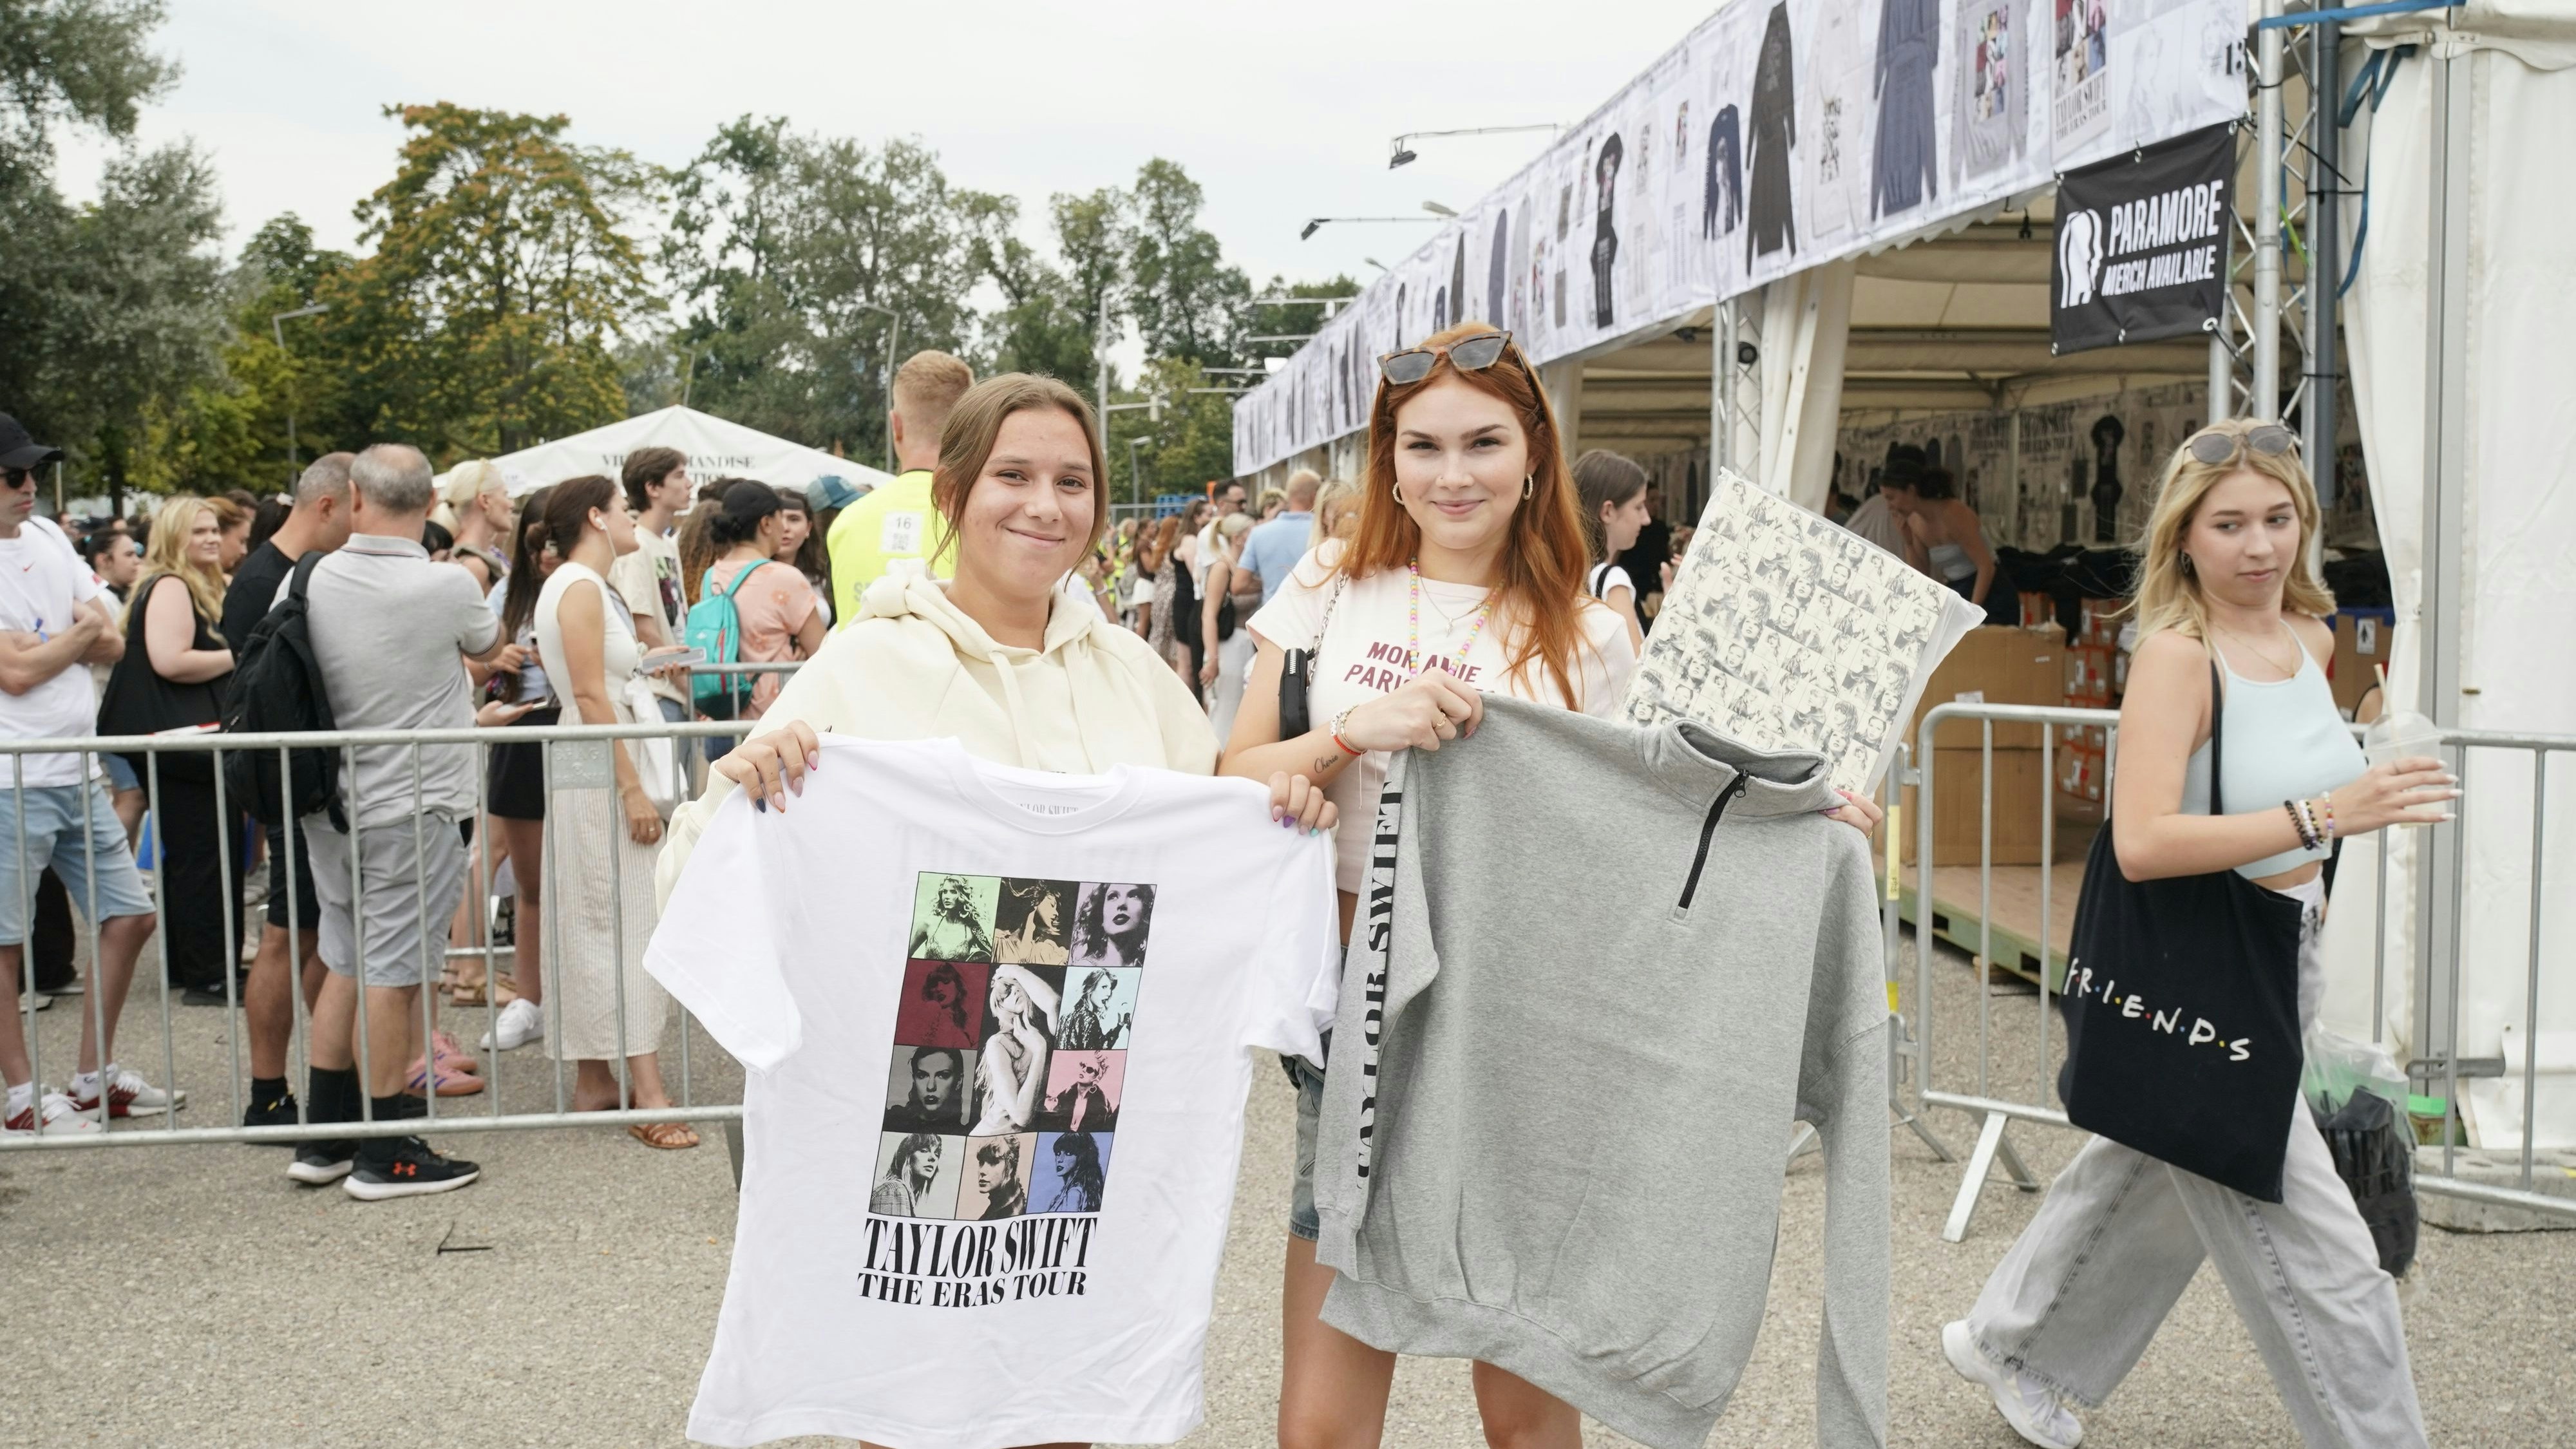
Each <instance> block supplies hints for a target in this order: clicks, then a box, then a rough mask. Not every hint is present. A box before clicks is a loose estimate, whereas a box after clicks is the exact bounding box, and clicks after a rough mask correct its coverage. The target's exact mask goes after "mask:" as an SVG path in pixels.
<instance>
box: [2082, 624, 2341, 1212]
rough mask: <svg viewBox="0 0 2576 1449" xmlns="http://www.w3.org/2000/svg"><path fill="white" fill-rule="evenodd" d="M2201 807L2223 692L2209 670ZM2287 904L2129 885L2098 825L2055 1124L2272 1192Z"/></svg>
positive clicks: (2205, 884)
mask: <svg viewBox="0 0 2576 1449" xmlns="http://www.w3.org/2000/svg"><path fill="white" fill-rule="evenodd" d="M2209 690H2210V706H2209V709H2210V718H2209V781H2210V784H2209V813H2210V814H2212V815H2223V814H2225V813H2226V809H2227V807H2226V805H2225V803H2224V802H2223V801H2222V799H2221V798H2220V794H2219V780H2220V765H2221V763H2222V760H2223V754H2222V752H2223V751H2224V749H2225V748H2226V747H2225V744H2224V742H2223V739H2224V735H2225V727H2226V716H2225V709H2226V700H2225V698H2224V697H2223V696H2222V695H2221V694H2220V692H2219V686H2218V666H2217V664H2216V663H2215V662H2214V661H2213V662H2212V663H2211V665H2210V668H2209ZM2299 917H2300V906H2299V903H2298V902H2297V901H2294V900H2291V899H2289V898H2288V897H2286V896H2283V895H2280V894H2278V893H2277V892H2274V891H2269V890H2266V889H2264V888H2263V887H2261V886H2258V885H2256V884H2254V883H2253V882H2252V881H2250V880H2247V879H2246V878H2245V877H2243V876H2241V875H2238V874H2237V873H2236V872H2235V871H2232V870H2222V871H2213V872H2211V873H2209V874H2207V875H2188V876H2171V877H2167V878H2165V879H2162V880H2144V881H2133V880H2130V879H2128V878H2127V877H2126V876H2123V875H2121V874H2120V858H2119V852H2118V850H2117V848H2116V847H2115V846H2114V845H2113V843H2112V838H2111V824H2110V822H2109V821H2108V820H2105V821H2104V822H2103V824H2102V829H2101V832H2100V833H2099V834H2097V835H2095V836H2094V837H2093V849H2092V852H2091V854H2090V855H2088V856H2087V857H2086V859H2085V862H2084V889H2083V893H2082V895H2081V896H2079V897H2078V898H2077V900H2076V904H2075V933H2074V940H2073V946H2074V952H2073V954H2072V955H2071V956H2069V957H2068V958H2067V963H2066V983H2065V987H2064V991H2065V994H2064V995H2063V996H2062V997H2060V998H2059V1004H2060V1007H2061V1009H2062V1010H2063V1011H2064V1013H2065V1018H2066V1064H2065V1066H2063V1067H2062V1068H2060V1069H2059V1071H2058V1074H2057V1095H2058V1097H2059V1099H2060V1100H2062V1101H2063V1102H2065V1104H2066V1117H2067V1120H2068V1121H2070V1122H2072V1123H2074V1124H2075V1125H2076V1126H2078V1127H2081V1128H2083V1129H2084V1130H2086V1131H2088V1132H2092V1133H2096V1134H2098V1135H2100V1136H2103V1137H2108V1138H2110V1139H2111V1140H2112V1141H2114V1142H2117V1143H2119V1144H2120V1145H2121V1146H2123V1147H2130V1148H2134V1149H2136V1150H2137V1151H2139V1152H2143V1153H2145V1154H2146V1155H2147V1156H2149V1157H2152V1158H2155V1159H2156V1160H2158V1161H2160V1162H2166V1163H2170V1164H2172V1165H2173V1166H2175V1167H2179V1168H2181V1169H2182V1170H2183V1171H2185V1172H2189V1173H2193V1174H2196V1175H2198V1176H2201V1177H2205V1178H2208V1179H2209V1180H2210V1181H2212V1182H2215V1183H2218V1184H2220V1185H2221V1186H2224V1187H2231V1188H2234V1189H2235V1190H2237V1191H2238V1192H2241V1193H2244V1194H2245V1195H2246V1196H2248V1197H2252V1198H2259V1199H2261V1200H2262V1201H2264V1202H2272V1203H2276V1202H2279V1201H2280V1200H2281V1168H2282V1165H2283V1163H2284V1161H2285V1160H2286V1158H2287V1157H2288V1155H2289V1146H2290V1114H2291V1112H2292V1111H2293V1110H2296V1109H2297V1107H2298V1097H2299V1070H2300V1066H2301V1054H2302V1051H2303V1048H2302V1046H2301V1042H2300V1032H2299Z"/></svg>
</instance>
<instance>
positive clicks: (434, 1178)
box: [340, 1137, 483, 1202]
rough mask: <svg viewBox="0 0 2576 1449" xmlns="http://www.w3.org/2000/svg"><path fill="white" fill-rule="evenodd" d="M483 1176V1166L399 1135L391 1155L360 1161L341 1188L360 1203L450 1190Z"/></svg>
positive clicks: (417, 1139) (418, 1140)
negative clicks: (376, 1159)
mask: <svg viewBox="0 0 2576 1449" xmlns="http://www.w3.org/2000/svg"><path fill="white" fill-rule="evenodd" d="M482 1175H483V1169H482V1168H479V1167H477V1166H475V1165H474V1164H473V1163H471V1162H467V1161H465V1160H464V1159H462V1158H457V1157H447V1156H443V1155H441V1154H440V1153H438V1152H437V1151H435V1150H433V1149H432V1148H431V1147H430V1145H429V1144H428V1143H426V1142H423V1141H421V1140H420V1139H419V1138H417V1137H398V1138H396V1139H394V1150H393V1156H392V1157H390V1158H388V1159H385V1160H383V1161H363V1160H362V1161H361V1162H359V1164H358V1167H357V1170H356V1171H354V1172H352V1173H350V1174H349V1175H348V1177H347V1178H345V1179H344V1180H342V1182H341V1183H340V1190H341V1191H342V1192H345V1193H347V1194H348V1195H349V1196H351V1197H354V1198H356V1199H358V1200H359V1201H360V1202H382V1201H384V1200H385V1199H386V1198H389V1197H419V1196H422V1195H423V1194H426V1193H433V1192H449V1191H453V1190H454V1189H456V1188H460V1187H463V1186H465V1185H466V1184H467V1183H470V1182H472V1181H473V1180H474V1179H476V1178H478V1177H481V1176H482Z"/></svg>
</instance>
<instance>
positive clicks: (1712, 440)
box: [1708, 297, 1735, 492]
mask: <svg viewBox="0 0 2576 1449" xmlns="http://www.w3.org/2000/svg"><path fill="white" fill-rule="evenodd" d="M1710 321H1711V323H1712V324H1713V325H1711V326H1710V328H1709V329H1708V381H1709V388H1708V401H1709V416H1708V461H1709V467H1710V468H1711V470H1712V472H1713V471H1714V470H1715V469H1718V468H1732V467H1734V466H1735V299H1734V298H1732V297H1730V298H1728V299H1727V300H1725V301H1723V302H1720V303H1718V304H1717V315H1716V316H1715V317H1713V318H1711V319H1710ZM1715 488H1716V483H1715V480H1714V478H1713V477H1712V479H1711V482H1710V489H1711V491H1712V492H1714V491H1715Z"/></svg>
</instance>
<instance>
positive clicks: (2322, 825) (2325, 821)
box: [2316, 795, 2335, 845]
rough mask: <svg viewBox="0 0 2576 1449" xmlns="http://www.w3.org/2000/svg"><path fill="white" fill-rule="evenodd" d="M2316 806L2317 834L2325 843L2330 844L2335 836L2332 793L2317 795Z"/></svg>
mask: <svg viewBox="0 0 2576 1449" xmlns="http://www.w3.org/2000/svg"><path fill="white" fill-rule="evenodd" d="M2316 808H2317V815H2318V817H2319V818H2318V820H2317V834H2318V836H2319V837H2320V838H2322V839H2323V840H2324V841H2325V843H2326V844H2328V845H2332V844H2334V838H2335V818H2334V797H2333V796H2332V795H2319V796H2318V797H2317V804H2316Z"/></svg>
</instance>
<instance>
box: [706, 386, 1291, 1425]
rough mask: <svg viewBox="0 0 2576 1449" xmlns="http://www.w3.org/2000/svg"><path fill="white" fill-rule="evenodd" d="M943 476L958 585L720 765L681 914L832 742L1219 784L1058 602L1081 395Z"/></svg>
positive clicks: (859, 629) (898, 624)
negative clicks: (717, 851) (736, 817)
mask: <svg viewBox="0 0 2576 1449" xmlns="http://www.w3.org/2000/svg"><path fill="white" fill-rule="evenodd" d="M936 472H937V479H936V481H935V482H934V483H933V485H932V495H931V496H932V498H933V500H934V503H935V505H936V507H937V508H938V510H939V515H940V519H941V524H940V527H941V529H942V531H943V532H945V533H946V534H947V536H948V537H949V538H953V539H954V540H955V543H956V568H955V572H954V574H953V575H952V577H950V578H949V579H947V580H944V581H943V580H935V579H930V578H927V577H921V576H912V577H904V576H889V577H886V578H882V579H879V580H877V581H876V582H875V583H873V584H871V585H869V586H868V588H867V590H866V591H865V592H864V593H863V594H862V595H861V596H860V599H859V607H858V610H857V613H856V617H854V618H853V619H852V620H851V621H850V622H849V623H848V624H847V625H846V626H844V627H843V628H841V629H840V630H838V631H837V632H835V633H834V634H833V635H832V636H831V638H830V640H829V641H827V642H826V643H825V644H824V646H823V648H822V651H821V652H820V653H818V654H816V655H815V656H814V659H813V661H812V662H811V663H809V664H807V665H806V666H805V668H803V669H802V670H800V671H798V672H797V674H796V676H795V677H794V678H793V679H791V680H789V681H788V684H787V687H786V688H785V689H784V690H782V691H780V693H779V695H778V698H777V700H776V701H775V702H773V703H772V704H771V705H770V707H769V710H768V712H767V713H766V714H764V715H763V716H762V717H761V725H762V732H761V733H759V734H756V735H754V736H752V737H751V738H749V739H747V740H745V741H744V742H743V743H742V744H741V745H739V746H737V747H736V748H735V749H734V750H733V752H732V753H731V754H728V755H726V756H725V757H724V758H723V759H721V760H718V761H717V762H716V765H715V769H714V771H713V778H712V779H710V780H709V782H708V788H707V793H706V794H705V795H703V796H701V797H700V798H698V799H697V800H695V801H692V802H690V803H689V804H687V805H685V806H683V807H681V809H680V810H679V812H678V814H677V815H675V816H674V817H673V819H672V821H671V843H670V845H669V846H668V847H667V848H666V849H665V850H664V851H663V853H662V860H661V863H660V865H659V867H658V871H657V875H658V879H659V883H660V886H661V890H662V893H663V894H664V895H665V896H666V897H667V896H668V894H669V893H670V890H671V887H672V885H673V884H674V883H675V882H676V881H677V880H678V879H679V876H680V871H681V869H682V868H683V867H684V866H685V865H686V864H687V861H688V854H689V851H690V849H691V848H692V846H693V845H694V843H695V841H696V839H697V836H698V835H699V833H700V832H701V831H703V830H704V828H705V826H706V822H707V821H708V820H709V819H710V818H712V817H713V815H714V814H715V811H716V808H717V807H718V806H720V805H721V804H722V803H723V801H724V798H725V796H726V795H727V794H729V793H731V792H732V791H733V790H735V789H737V788H740V789H745V790H748V791H750V792H751V793H752V797H753V801H754V804H755V805H756V806H757V807H758V808H760V809H763V810H768V811H780V812H783V811H785V810H786V809H787V808H788V806H789V803H790V801H791V800H792V799H793V797H795V796H796V795H799V794H801V793H802V792H803V790H804V781H805V772H806V771H808V770H810V769H814V768H816V767H817V766H818V765H819V763H820V752H821V743H820V739H819V734H818V732H819V731H825V730H834V731H838V732H840V733H843V734H848V735H855V736H859V737H862V738H867V739H880V740H900V739H927V738H939V737H949V738H954V739H956V740H957V741H958V743H959V744H960V745H962V746H963V747H964V748H965V749H966V750H967V752H968V753H970V754H973V755H975V756H977V757H978V758H981V759H985V760H990V761H993V762H994V763H997V764H1003V765H1016V766H1022V767H1025V768H1029V769H1047V770H1065V771H1075V772H1081V773H1087V774H1091V773H1098V772H1101V771H1104V770H1107V769H1108V768H1110V767H1111V766H1112V765H1117V764H1131V765H1143V766H1153V767H1159V768H1163V769H1171V770H1182V771H1186V772H1188V773H1191V774H1199V775H1204V774H1209V773H1212V772H1213V770H1214V768H1215V765H1216V739H1215V737H1214V736H1213V735H1211V734H1210V733H1209V732H1208V726H1207V717H1206V716H1205V715H1203V714H1201V713H1200V712H1199V707H1198V704H1197V702H1196V701H1195V700H1193V699H1191V698H1190V692H1189V689H1188V687H1187V686H1186V685H1184V684H1183V683H1182V682H1181V680H1180V677H1179V675H1177V674H1175V673H1174V672H1173V670H1172V667H1171V665H1170V664H1169V663H1167V662H1165V661H1164V660H1163V659H1161V658H1160V657H1158V656H1157V655H1156V654H1155V653H1154V650H1153V648H1152V646H1151V645H1149V644H1147V643H1146V642H1145V641H1144V640H1143V639H1141V638H1139V637H1137V635H1136V634H1135V633H1134V632H1133V631H1132V630H1129V629H1125V628H1122V627H1120V626H1119V625H1118V624H1116V623H1114V622H1112V621H1111V620H1109V619H1107V618H1105V617H1103V616H1101V615H1100V613H1099V612H1098V611H1096V610H1093V609H1090V608H1087V607H1085V606H1084V605H1083V604H1082V602H1081V601H1080V600H1079V599H1076V598H1074V597H1073V596H1071V595H1069V594H1067V593H1065V592H1064V591H1063V590H1062V589H1060V588H1058V587H1057V582H1058V581H1059V580H1061V579H1062V578H1063V577H1064V576H1065V574H1066V573H1068V572H1070V571H1071V570H1072V569H1073V568H1074V566H1075V565H1076V564H1078V563H1080V562H1081V561H1082V557H1083V555H1084V554H1085V553H1087V552H1089V551H1090V550H1091V548H1092V546H1093V545H1094V544H1095V543H1097V542H1098V540H1099V538H1100V533H1101V530H1102V528H1103V527H1104V526H1105V525H1106V522H1107V510H1106V509H1105V508H1103V507H1102V506H1101V501H1100V491H1099V490H1100V485H1101V480H1103V479H1105V478H1106V477H1107V476H1108V466H1107V464H1106V462H1105V461H1104V460H1103V457H1102V454H1101V450H1100V433H1099V429H1098V427H1097V426H1096V424H1095V423H1094V422H1093V419H1092V413H1091V408H1090V405H1089V404H1087V403H1085V402H1084V401H1083V399H1082V397H1081V395H1080V394H1078V393H1076V392H1074V391H1073V390H1072V389H1070V388H1068V387H1066V386H1064V385H1063V384H1062V383H1059V382H1057V381H1055V380H1054V379H1052V378H1045V377H1034V376H1030V375H1027V374H1024V373H1011V374H1006V375H1004V376H1001V377H996V378H993V379H991V380H990V381H987V382H984V383H981V384H978V385H977V386H976V387H975V388H974V389H973V390H971V391H969V392H968V393H967V394H966V395H965V396H964V397H963V398H961V399H959V400H958V403H957V407H956V410H955V411H953V412H951V413H950V414H949V417H948V423H947V426H946V427H945V428H944V429H943V430H942V431H941V434H940V442H939V466H938V468H937V470H936ZM1003 670H1009V671H1011V674H1010V676H1009V677H1008V680H1007V681H1006V680H1005V678H1004V676H1003V674H1002V671H1003ZM1237 773H1240V772H1239V771H1238V772H1237ZM1269 809H1270V814H1271V817H1272V818H1273V819H1276V820H1279V821H1280V822H1281V823H1282V824H1283V825H1284V826H1287V827H1289V828H1295V829H1303V830H1308V831H1321V830H1327V829H1330V828H1331V827H1332V825H1333V822H1334V819H1335V812H1334V809H1333V806H1332V803H1331V802H1330V801H1329V800H1328V799H1327V798H1326V797H1325V794H1324V792H1323V790H1321V789H1319V788H1316V787H1314V786H1312V785H1310V784H1308V782H1307V781H1306V780H1305V778H1304V777H1303V776H1302V775H1301V774H1299V773H1298V772H1296V771H1295V770H1294V769H1293V768H1292V767H1289V766H1285V765H1283V766H1282V767H1281V768H1280V769H1279V770H1278V771H1276V772H1275V773H1274V774H1273V775H1271V776H1270V806H1269ZM1054 1005H1055V1003H1052V1002H1050V1003H1047V1007H1048V1008H1049V1010H1050V1011H1051V1010H1052V1008H1053V1007H1054ZM1024 1045H1025V1044H1024ZM1031 1055H1034V1049H1032V1050H1031ZM1030 1075H1031V1076H1032V1077H1034V1076H1035V1073H1031V1074H1030ZM1049 1449H1052V1446H1049ZM1068 1449H1069V1446H1068Z"/></svg>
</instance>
